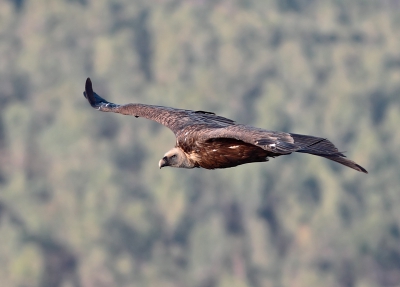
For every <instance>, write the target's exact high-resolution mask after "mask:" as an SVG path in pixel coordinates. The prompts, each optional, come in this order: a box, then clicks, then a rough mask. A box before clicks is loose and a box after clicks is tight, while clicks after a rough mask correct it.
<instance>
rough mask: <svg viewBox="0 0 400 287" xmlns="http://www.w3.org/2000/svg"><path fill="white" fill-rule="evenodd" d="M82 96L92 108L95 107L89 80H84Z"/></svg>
mask: <svg viewBox="0 0 400 287" xmlns="http://www.w3.org/2000/svg"><path fill="white" fill-rule="evenodd" d="M83 95H84V96H85V98H86V99H87V100H88V101H89V104H90V105H91V106H92V107H95V105H96V99H95V97H94V92H93V86H92V81H91V80H90V78H87V79H86V83H85V91H84V92H83Z"/></svg>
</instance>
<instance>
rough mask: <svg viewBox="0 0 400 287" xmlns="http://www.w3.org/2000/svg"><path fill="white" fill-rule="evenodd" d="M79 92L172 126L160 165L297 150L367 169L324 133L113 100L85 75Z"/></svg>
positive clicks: (112, 108)
mask: <svg viewBox="0 0 400 287" xmlns="http://www.w3.org/2000/svg"><path fill="white" fill-rule="evenodd" d="M84 96H85V98H86V99H87V100H88V101H89V103H90V105H91V106H92V107H93V108H95V109H98V110H99V111H103V112H114V113H119V114H123V115H132V116H135V117H143V118H146V119H150V120H153V121H156V122H158V123H160V124H162V125H164V126H166V127H168V128H169V129H171V130H172V132H173V133H174V134H175V136H176V146H175V148H173V149H171V150H170V151H168V152H167V153H166V154H165V156H164V157H163V158H162V159H161V160H160V162H159V167H160V168H162V167H164V166H171V167H181V168H194V167H202V168H206V169H216V168H228V167H234V166H238V165H241V164H246V163H251V162H264V161H268V158H270V157H272V158H273V157H277V156H281V155H288V154H291V153H292V152H300V153H308V154H313V155H317V156H321V157H325V158H327V159H330V160H332V161H336V162H338V163H340V164H343V165H345V166H347V167H350V168H352V169H355V170H357V171H360V172H364V173H368V172H367V171H366V170H365V169H364V168H363V167H361V166H360V165H358V164H356V163H355V162H353V161H351V160H349V159H346V158H345V156H344V155H343V153H341V152H339V151H338V149H337V148H336V147H335V146H334V145H333V144H332V143H331V142H330V141H329V140H327V139H324V138H318V137H313V136H306V135H298V134H291V133H285V132H276V131H268V130H264V129H260V128H255V127H250V126H246V125H241V124H237V123H235V122H234V121H232V120H230V119H227V118H224V117H221V116H217V115H215V114H214V113H210V112H204V111H192V110H183V109H175V108H169V107H163V106H153V105H144V104H127V105H117V104H113V103H110V102H108V101H106V100H104V99H103V98H101V97H100V96H99V95H97V94H96V93H95V92H94V91H93V89H92V82H91V81H90V79H89V78H88V79H87V80H86V86H85V92H84Z"/></svg>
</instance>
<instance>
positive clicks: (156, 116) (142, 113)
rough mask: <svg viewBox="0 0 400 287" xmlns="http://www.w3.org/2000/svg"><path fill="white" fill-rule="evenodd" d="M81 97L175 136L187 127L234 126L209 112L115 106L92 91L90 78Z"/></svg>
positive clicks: (92, 104) (129, 105) (95, 106)
mask: <svg viewBox="0 0 400 287" xmlns="http://www.w3.org/2000/svg"><path fill="white" fill-rule="evenodd" d="M83 95H84V96H85V98H86V99H87V100H88V101H89V103H90V105H91V106H92V107H93V108H95V109H97V110H99V111H102V112H113V113H119V114H123V115H131V116H135V117H142V118H146V119H149V120H153V121H156V122H158V123H160V124H162V125H164V126H166V127H168V128H169V129H171V130H172V131H173V132H174V134H175V135H176V134H178V133H179V132H180V131H182V130H183V129H185V127H188V126H191V127H198V128H200V127H209V128H223V127H227V126H230V125H234V124H235V122H234V121H232V120H230V119H227V118H224V117H220V116H217V115H215V114H214V113H210V112H204V111H192V110H183V109H175V108H170V107H163V106H153V105H144V104H127V105H117V104H114V103H110V102H108V101H106V100H105V99H103V98H102V97H100V96H99V95H98V94H96V93H95V92H94V91H93V88H92V82H91V80H90V78H87V80H86V85H85V92H83Z"/></svg>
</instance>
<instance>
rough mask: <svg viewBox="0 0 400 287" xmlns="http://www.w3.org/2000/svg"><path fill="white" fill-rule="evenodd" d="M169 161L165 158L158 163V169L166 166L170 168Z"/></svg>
mask: <svg viewBox="0 0 400 287" xmlns="http://www.w3.org/2000/svg"><path fill="white" fill-rule="evenodd" d="M168 165H169V164H168V161H167V157H165V156H164V157H163V158H162V159H161V160H160V161H159V162H158V167H159V168H160V169H161V168H163V167H164V166H168Z"/></svg>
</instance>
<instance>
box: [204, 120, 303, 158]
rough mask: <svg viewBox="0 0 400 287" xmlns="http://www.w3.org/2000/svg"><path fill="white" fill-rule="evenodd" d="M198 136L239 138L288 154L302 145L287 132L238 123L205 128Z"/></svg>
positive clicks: (267, 149)
mask: <svg viewBox="0 0 400 287" xmlns="http://www.w3.org/2000/svg"><path fill="white" fill-rule="evenodd" d="M199 138H200V139H201V140H202V141H204V142H207V141H213V140H215V139H217V138H230V139H235V140H240V141H243V142H245V143H248V144H252V145H255V146H257V147H260V148H262V149H264V150H266V151H270V152H274V153H277V154H289V153H292V152H295V151H298V150H300V149H301V148H302V145H299V144H297V143H295V141H294V139H293V137H292V136H291V134H289V133H285V132H276V131H268V130H264V129H260V128H255V127H250V126H246V125H239V124H238V125H234V126H228V127H223V128H216V129H208V128H206V129H205V130H203V131H201V132H199Z"/></svg>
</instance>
